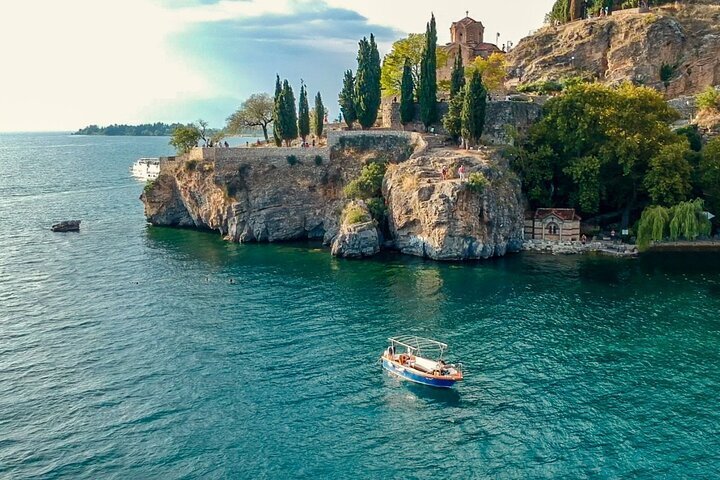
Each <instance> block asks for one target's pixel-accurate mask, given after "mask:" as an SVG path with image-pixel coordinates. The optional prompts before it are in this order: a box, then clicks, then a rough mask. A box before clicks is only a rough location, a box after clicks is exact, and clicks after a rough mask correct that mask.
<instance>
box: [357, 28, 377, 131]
mask: <svg viewBox="0 0 720 480" xmlns="http://www.w3.org/2000/svg"><path fill="white" fill-rule="evenodd" d="M357 62H358V67H357V73H356V75H355V91H354V95H353V99H354V101H355V114H356V115H357V120H358V122H359V123H360V125H361V126H362V128H363V129H368V128H370V127H372V126H373V124H374V123H375V120H377V115H378V111H379V109H380V53H379V52H378V49H377V44H376V43H375V36H374V35H372V34H370V40H368V39H367V38H363V39H362V40H360V42H359V48H358V57H357Z"/></svg>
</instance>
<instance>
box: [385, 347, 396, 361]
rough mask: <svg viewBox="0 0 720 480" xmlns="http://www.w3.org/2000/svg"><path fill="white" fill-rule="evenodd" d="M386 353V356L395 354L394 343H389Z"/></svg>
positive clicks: (389, 356) (390, 356) (391, 356)
mask: <svg viewBox="0 0 720 480" xmlns="http://www.w3.org/2000/svg"><path fill="white" fill-rule="evenodd" d="M387 355H388V358H393V356H394V355H395V346H394V345H390V346H389V347H388V349H387Z"/></svg>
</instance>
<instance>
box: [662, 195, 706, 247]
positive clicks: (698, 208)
mask: <svg viewBox="0 0 720 480" xmlns="http://www.w3.org/2000/svg"><path fill="white" fill-rule="evenodd" d="M704 210H705V205H704V203H703V201H702V200H701V199H699V198H696V199H695V200H692V201H689V202H681V203H678V204H677V205H675V206H673V207H672V208H671V209H670V240H673V241H675V240H677V239H679V238H684V239H685V240H695V239H697V238H698V237H700V236H707V235H709V234H710V220H708V219H707V217H705V215H704V214H703V211H704Z"/></svg>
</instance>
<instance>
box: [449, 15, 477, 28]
mask: <svg viewBox="0 0 720 480" xmlns="http://www.w3.org/2000/svg"><path fill="white" fill-rule="evenodd" d="M474 23H480V22H478V21H476V20H473V19H472V18H470V17H465V18H463V19H462V20H458V21H457V22H453V25H465V26H467V25H472V24H474Z"/></svg>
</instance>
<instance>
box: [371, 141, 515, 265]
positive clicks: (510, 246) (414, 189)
mask: <svg viewBox="0 0 720 480" xmlns="http://www.w3.org/2000/svg"><path fill="white" fill-rule="evenodd" d="M460 165H464V167H465V171H466V173H467V174H468V176H469V175H471V174H472V173H473V172H479V173H482V174H483V176H484V177H485V178H486V179H487V180H488V185H487V186H486V187H485V188H484V190H483V191H482V192H478V191H476V190H475V189H473V188H472V187H471V186H470V184H469V183H468V182H462V181H460V179H459V178H458V174H457V171H458V168H459V166H460ZM443 167H445V168H446V169H447V172H448V178H447V179H445V180H443V179H442V176H441V170H442V168H443ZM383 195H384V196H385V199H386V201H387V203H388V216H389V224H390V225H389V226H390V234H391V237H392V241H393V242H394V244H395V247H396V248H397V249H398V250H400V251H401V252H403V253H406V254H410V255H416V256H420V257H428V258H432V259H435V260H467V259H485V258H489V257H493V256H502V255H505V253H506V252H509V251H519V250H520V248H521V247H522V238H523V205H522V196H521V190H520V183H519V181H518V179H517V177H515V176H514V175H513V174H512V173H511V172H509V171H508V168H507V165H506V164H505V162H504V161H503V160H502V159H501V157H500V155H499V154H498V153H497V152H496V151H495V150H491V149H486V150H484V151H481V152H477V151H462V150H434V151H429V152H426V153H424V154H422V155H420V156H418V157H414V158H412V159H410V160H408V161H407V162H404V163H402V164H400V165H396V166H393V167H392V168H390V169H389V170H388V173H387V174H386V176H385V181H384V183H383Z"/></svg>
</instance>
